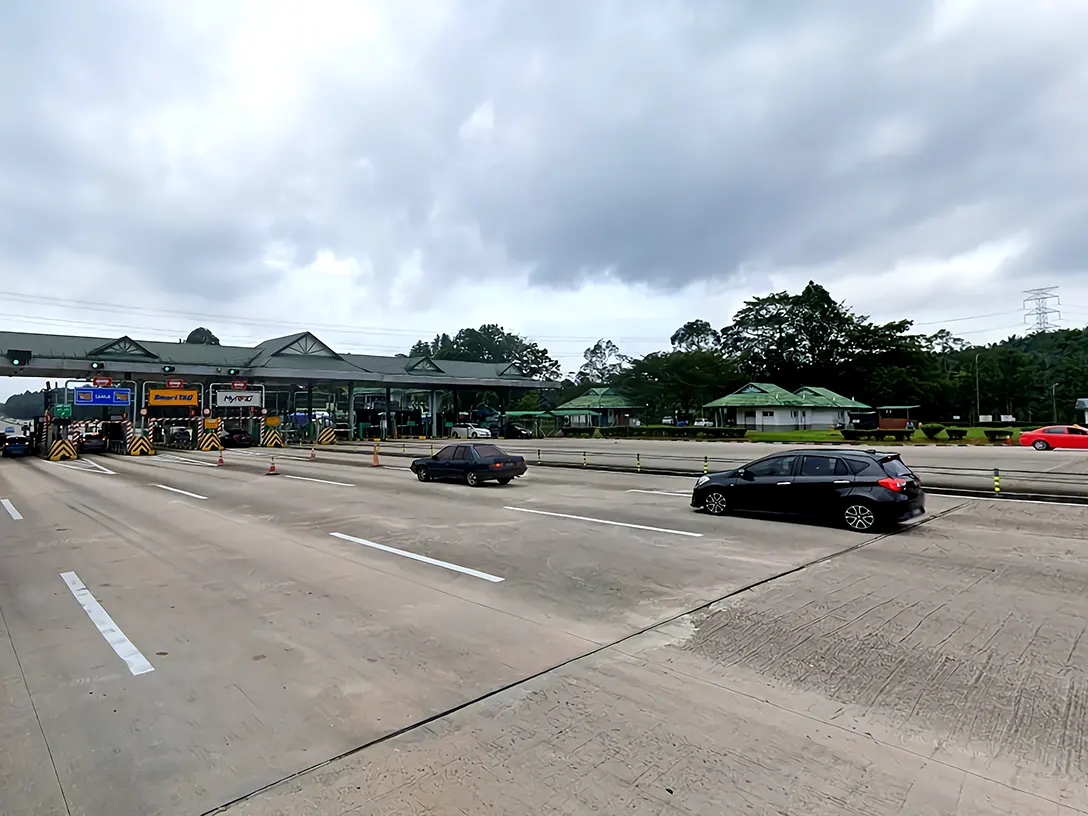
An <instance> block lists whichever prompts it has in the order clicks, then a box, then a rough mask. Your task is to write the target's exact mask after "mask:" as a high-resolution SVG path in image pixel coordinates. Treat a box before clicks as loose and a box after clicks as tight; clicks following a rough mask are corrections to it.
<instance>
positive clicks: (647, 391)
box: [615, 349, 743, 415]
mask: <svg viewBox="0 0 1088 816" xmlns="http://www.w3.org/2000/svg"><path fill="white" fill-rule="evenodd" d="M742 384H743V380H742V377H741V375H740V373H739V372H738V371H737V368H736V365H735V364H734V362H733V361H732V360H730V359H728V358H726V357H723V356H722V355H721V354H718V353H717V352H715V351H710V350H707V349H697V350H695V351H659V352H655V353H653V354H647V355H646V356H645V357H641V358H639V359H637V360H631V361H630V364H629V365H628V367H627V368H625V369H624V370H623V371H622V372H621V373H620V374H618V375H617V376H616V378H615V385H616V387H617V388H619V389H621V390H622V391H623V392H624V393H625V394H629V395H630V396H631V397H633V398H634V399H635V400H637V401H638V402H641V403H643V404H645V405H646V406H647V407H648V408H649V409H650V411H651V415H653V414H667V413H672V412H674V411H681V412H688V411H697V410H698V409H699V408H701V407H702V406H703V405H705V404H706V403H708V402H710V401H712V400H715V399H717V398H718V397H722V396H725V395H726V394H728V393H730V392H732V391H735V390H736V389H737V388H739V387H740V386H741V385H742Z"/></svg>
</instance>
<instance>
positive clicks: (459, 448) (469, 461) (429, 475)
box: [412, 443, 527, 487]
mask: <svg viewBox="0 0 1088 816" xmlns="http://www.w3.org/2000/svg"><path fill="white" fill-rule="evenodd" d="M526 470H527V468H526V466H525V457H524V456H511V455H510V454H508V453H506V452H505V451H503V450H501V449H500V448H499V447H498V446H497V445H492V444H488V443H462V444H459V445H446V447H444V448H442V450H440V451H439V452H438V453H436V454H435V455H434V456H425V457H424V458H422V459H416V460H415V461H414V462H412V473H414V474H415V475H416V478H417V479H419V480H420V481H421V482H429V481H432V480H440V479H457V480H460V481H463V482H465V483H466V484H468V485H469V486H470V487H479V486H480V485H481V484H483V483H484V482H487V481H492V480H494V481H496V482H498V483H499V484H501V485H505V484H510V481H511V480H512V479H514V478H515V477H517V476H524V475H525V471H526Z"/></svg>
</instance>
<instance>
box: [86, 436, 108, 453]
mask: <svg viewBox="0 0 1088 816" xmlns="http://www.w3.org/2000/svg"><path fill="white" fill-rule="evenodd" d="M108 448H109V443H108V441H107V439H106V437H105V435H104V434H100V433H85V434H83V436H81V437H80V439H79V452H80V453H105V452H106V450H107V449H108Z"/></svg>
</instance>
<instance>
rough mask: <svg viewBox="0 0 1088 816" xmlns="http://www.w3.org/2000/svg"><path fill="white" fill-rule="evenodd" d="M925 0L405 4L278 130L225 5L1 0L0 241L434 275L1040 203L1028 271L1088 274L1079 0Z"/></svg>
mask: <svg viewBox="0 0 1088 816" xmlns="http://www.w3.org/2000/svg"><path fill="white" fill-rule="evenodd" d="M447 5H448V7H449V14H448V15H446V16H444V17H442V16H439V15H438V13H437V12H438V11H440V10H441V9H442V7H445V6H447ZM936 5H940V6H942V7H943V8H949V7H951V8H955V7H956V5H957V4H946V3H942V4H931V3H924V2H919V1H918V0H898V1H897V2H887V3H859V2H856V0H849V1H847V0H836V1H835V2H824V3H819V4H809V3H793V4H786V3H783V4H767V3H749V2H739V0H736V1H735V2H726V1H725V0H722V1H721V2H717V3H706V2H699V1H698V0H691V2H688V3H684V2H679V1H678V2H671V3H657V2H635V3H632V2H620V1H619V0H601V1H600V2H595V3H584V2H574V0H561V1H560V2H552V3H540V2H528V0H486V1H485V0H472V2H469V0H464V1H463V2H460V3H457V2H453V0H451V2H450V3H449V4H445V3H441V2H436V3H434V4H428V6H427V7H426V8H424V7H423V6H419V7H415V6H413V5H412V4H403V5H401V4H392V5H389V6H387V7H386V8H387V11H388V14H389V15H390V19H391V20H392V23H391V25H392V27H393V30H394V41H393V43H392V45H391V46H390V47H389V51H390V52H391V53H394V54H397V55H399V56H398V58H397V59H393V60H392V61H391V62H390V63H389V65H390V68H389V71H388V72H387V73H382V74H380V75H367V74H366V71H365V70H362V69H363V68H365V67H366V66H367V64H368V62H370V61H371V59H372V54H371V53H370V52H369V51H368V47H367V46H365V45H363V44H361V45H360V47H359V48H358V49H357V50H355V51H351V50H350V49H343V50H342V52H340V54H339V57H338V58H337V59H336V60H330V61H328V62H320V64H319V65H318V66H317V67H316V68H314V70H313V71H312V72H311V73H310V74H308V75H307V76H306V77H304V80H305V81H304V82H302V84H301V88H295V87H289V85H290V79H288V80H287V83H288V84H285V86H284V93H283V98H284V102H283V109H284V111H283V114H284V119H285V121H280V120H276V119H275V116H274V114H275V107H276V106H275V105H273V106H272V107H271V108H269V109H262V110H264V111H265V114H267V112H268V110H272V112H273V115H272V119H273V120H275V121H272V124H270V125H268V127H267V129H264V130H262V129H261V127H259V125H260V123H261V121H262V120H261V119H260V116H256V117H255V122H256V124H253V125H252V127H248V128H247V127H246V121H247V111H246V110H245V109H241V110H238V109H235V110H232V109H231V108H230V107H229V105H228V106H227V107H225V108H224V107H220V106H218V103H217V101H216V100H217V88H218V87H219V86H220V85H223V84H224V83H226V84H228V85H229V82H227V80H228V79H229V71H230V64H229V63H228V62H225V61H224V54H225V53H227V52H226V51H225V50H224V49H225V47H226V46H227V45H228V44H229V43H228V40H229V34H230V32H232V31H242V30H243V29H241V28H238V27H236V26H237V20H233V19H226V18H225V19H223V20H222V21H221V24H220V21H218V20H216V18H215V17H214V13H213V16H212V18H211V19H210V21H209V20H207V19H205V20H199V21H195V22H194V20H193V19H184V20H182V19H181V18H178V19H174V18H171V17H170V16H169V15H167V16H163V13H161V9H160V10H159V11H156V10H153V8H152V5H151V4H142V3H135V2H123V1H122V0H94V2H91V1H90V0H88V1H87V2H83V3H78V4H71V3H65V2H61V0H43V2H39V3H34V4H6V5H5V7H4V9H3V11H0V94H2V96H0V98H3V99H4V100H5V104H6V106H7V108H6V110H7V114H8V115H7V116H5V117H3V120H2V121H0V260H5V261H8V262H20V263H29V264H31V265H33V264H34V263H44V262H45V260H46V259H47V258H49V257H50V256H51V255H52V254H54V253H57V252H58V251H61V252H64V253H67V254H70V255H75V256H86V257H89V258H93V259H95V260H96V261H98V262H108V263H110V264H112V265H117V266H120V267H123V268H128V269H130V270H133V272H134V273H138V274H140V275H141V276H143V278H144V279H145V280H147V281H150V282H151V283H152V284H153V285H155V286H157V287H158V288H160V289H162V290H163V291H167V292H171V291H182V290H192V289H193V288H200V287H202V286H210V285H213V284H214V285H215V286H216V287H217V291H218V292H219V295H220V296H221V297H225V298H227V299H230V298H232V297H234V296H236V295H239V294H240V293H241V292H243V291H246V290H247V288H249V287H251V286H252V285H253V284H254V282H255V281H257V280H261V279H267V277H268V275H269V274H270V273H269V272H268V271H267V270H266V269H265V268H264V267H263V266H262V264H261V259H262V257H263V256H264V254H265V252H266V250H267V248H268V247H269V246H270V245H272V244H282V243H285V242H286V243H288V244H290V245H293V246H294V247H295V248H296V250H297V252H296V256H295V257H296V258H297V259H298V260H299V261H300V262H301V263H306V262H308V261H309V260H312V259H313V257H314V256H315V255H316V253H317V252H318V251H321V250H330V251H332V252H334V253H335V254H336V255H337V256H339V257H347V256H354V257H356V258H358V259H360V260H368V261H369V262H370V263H372V264H373V266H374V268H375V269H378V270H381V271H382V272H383V274H390V273H392V272H394V271H395V270H396V268H397V267H398V266H399V265H400V264H402V263H404V262H406V261H407V260H408V259H409V258H412V257H413V256H416V255H418V257H419V258H420V260H421V263H422V266H423V274H424V281H423V282H422V283H420V284H419V286H420V289H421V291H423V290H426V288H427V286H428V282H430V284H432V285H433V284H434V283H435V282H448V281H450V280H451V279H455V278H459V277H488V276H498V275H501V274H503V273H505V272H506V271H508V270H509V269H512V268H514V269H517V268H530V269H532V270H533V280H534V281H535V282H536V283H537V284H539V285H547V286H558V287H570V286H577V285H578V284H579V283H580V282H581V281H584V280H586V279H592V278H597V277H600V276H603V275H605V274H609V275H611V276H612V277H614V278H618V279H620V280H623V281H627V282H642V283H649V284H651V285H653V286H657V287H659V288H661V289H664V290H672V289H678V288H681V287H683V286H684V285H686V284H687V283H690V282H692V281H695V280H707V279H716V280H728V279H729V278H730V277H731V276H733V275H734V274H736V272H737V270H739V269H741V268H749V269H751V268H756V269H768V268H774V267H779V266H785V267H819V266H822V265H826V264H833V263H835V264H842V263H852V264H856V265H859V266H863V267H864V266H870V267H872V268H877V269H879V268H887V267H888V266H890V265H892V264H894V262H895V261H896V260H897V259H899V258H902V257H904V256H907V255H911V254H919V253H922V254H933V255H954V254H957V253H963V252H967V251H970V250H972V249H974V248H975V247H977V246H978V245H979V244H981V243H985V242H987V241H996V240H1003V239H1007V238H1008V237H1010V236H1012V235H1015V234H1018V233H1026V234H1028V235H1029V236H1030V237H1031V239H1032V241H1033V244H1032V248H1031V250H1030V252H1029V253H1028V254H1027V256H1025V257H1023V258H1021V259H1019V261H1018V262H1017V263H1018V265H1017V266H1016V267H1015V268H1012V269H1010V270H1009V274H1010V275H1017V276H1020V277H1025V276H1026V277H1028V278H1030V277H1031V276H1037V275H1049V276H1051V277H1053V276H1058V275H1063V274H1064V275H1074V274H1075V275H1081V276H1083V274H1084V272H1083V267H1082V266H1081V261H1080V258H1082V257H1083V251H1082V250H1084V249H1085V239H1084V237H1083V235H1084V231H1083V227H1082V225H1083V224H1084V223H1085V220H1086V217H1088V194H1085V193H1084V192H1083V191H1082V189H1081V188H1082V184H1081V179H1082V178H1083V177H1084V176H1083V171H1084V170H1085V169H1088V141H1086V140H1085V138H1084V137H1085V135H1086V128H1085V114H1084V113H1083V105H1082V104H1081V100H1083V98H1084V93H1085V90H1088V89H1086V88H1085V84H1086V81H1088V80H1086V76H1088V73H1086V71H1085V68H1086V64H1088V63H1086V58H1085V56H1084V54H1083V49H1082V47H1081V43H1082V42H1083V39H1084V36H1085V35H1086V34H1088V16H1086V15H1085V14H1084V13H1083V12H1077V11H1076V10H1068V11H1067V12H1066V13H1064V14H1063V15H1062V16H1061V17H1058V16H1057V15H1056V14H1055V15H1051V16H1049V17H1048V16H1047V13H1046V12H1045V11H1033V10H1031V8H1030V4H1023V3H1012V2H1004V1H1003V0H1002V1H1001V2H995V3H988V4H986V5H985V8H984V9H983V11H982V12H980V13H979V14H977V15H976V16H974V17H969V18H967V22H966V23H965V24H964V25H963V27H961V28H959V29H953V30H951V31H949V32H947V33H946V34H944V35H941V36H938V35H937V34H935V33H934V31H935V24H934V19H935V18H934V12H933V9H934V8H935V7H936ZM966 5H968V6H969V5H970V4H966ZM431 6H437V7H438V8H437V9H436V10H434V13H430V11H428V10H429V9H431ZM177 8H181V7H177ZM201 8H207V9H214V5H209V6H207V7H204V6H201ZM980 8H981V7H980ZM425 12H427V13H425ZM435 20H439V21H440V22H435ZM198 23H199V24H198ZM231 26H235V27H233V28H232V27H231ZM300 36H303V35H302V34H300ZM477 110H480V111H481V112H482V113H481V115H480V117H479V120H480V122H481V123H482V124H480V125H479V126H477V127H476V128H475V129H473V128H472V127H470V126H466V122H468V121H469V120H470V118H471V117H472V115H473V112H474V111H477ZM200 113H203V114H204V115H206V116H207V117H208V118H207V128H208V132H207V133H204V132H203V131H202V129H201V128H194V127H193V126H192V121H193V120H192V116H193V115H195V114H200ZM262 115H263V114H262ZM174 117H181V118H182V119H184V121H186V122H187V123H188V124H186V125H185V126H184V127H182V128H180V129H179V130H178V131H177V141H176V142H172V141H171V138H170V134H171V132H172V126H171V122H172V121H174ZM228 120H229V121H228ZM234 120H237V121H235V122H234V126H233V129H231V128H230V127H227V125H229V124H230V122H231V121H234ZM239 123H240V124H239ZM224 127H227V131H226V132H225V133H221V132H220V128H224ZM204 141H207V144H206V145H205V144H202V143H203V142H204ZM224 271H229V272H230V274H229V275H223V272H224ZM1047 280H1048V281H1049V280H1050V278H1047ZM432 291H433V289H432ZM420 302H421V303H425V302H426V298H421V301H420Z"/></svg>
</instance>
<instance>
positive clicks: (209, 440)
mask: <svg viewBox="0 0 1088 816" xmlns="http://www.w3.org/2000/svg"><path fill="white" fill-rule="evenodd" d="M197 447H198V448H199V449H200V450H202V451H214V450H223V440H221V439H220V438H219V432H218V431H204V433H202V434H201V435H200V444H199V445H198V446H197Z"/></svg>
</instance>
